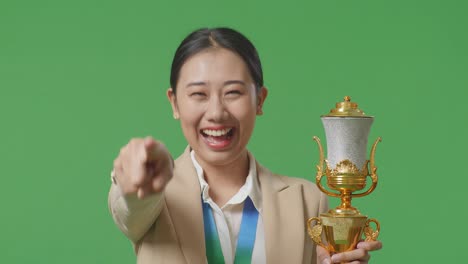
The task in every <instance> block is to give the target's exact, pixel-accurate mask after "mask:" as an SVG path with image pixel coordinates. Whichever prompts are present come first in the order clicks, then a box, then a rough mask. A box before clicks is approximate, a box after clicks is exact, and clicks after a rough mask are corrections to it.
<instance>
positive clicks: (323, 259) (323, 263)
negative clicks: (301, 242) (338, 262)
mask: <svg viewBox="0 0 468 264" xmlns="http://www.w3.org/2000/svg"><path fill="white" fill-rule="evenodd" d="M317 260H318V262H319V263H320V264H331V263H332V262H331V258H330V254H329V253H328V251H327V250H326V249H324V248H323V247H321V246H317Z"/></svg>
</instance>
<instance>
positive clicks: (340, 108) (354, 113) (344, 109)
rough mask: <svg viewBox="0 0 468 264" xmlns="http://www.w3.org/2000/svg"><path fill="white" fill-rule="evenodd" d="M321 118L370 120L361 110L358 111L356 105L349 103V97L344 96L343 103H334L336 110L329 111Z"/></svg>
mask: <svg viewBox="0 0 468 264" xmlns="http://www.w3.org/2000/svg"><path fill="white" fill-rule="evenodd" d="M322 117H364V118H372V116H368V115H366V114H365V113H364V112H363V111H362V110H361V109H359V108H358V104H357V103H354V102H351V97H350V96H345V97H344V101H343V102H339V103H336V108H334V109H331V110H330V113H329V114H328V115H323V116H322Z"/></svg>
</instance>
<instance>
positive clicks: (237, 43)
mask: <svg viewBox="0 0 468 264" xmlns="http://www.w3.org/2000/svg"><path fill="white" fill-rule="evenodd" d="M214 47H221V48H225V49H228V50H230V51H232V52H234V53H236V54H237V55H239V56H240V57H241V58H242V59H243V60H244V62H245V64H247V67H248V69H249V71H250V75H251V76H252V79H253V81H254V83H255V87H256V90H257V92H258V91H259V90H260V88H261V87H262V86H263V72H262V65H261V63H260V58H259V56H258V53H257V50H256V49H255V47H254V45H253V44H252V42H250V40H248V39H247V38H246V37H245V36H244V35H242V34H241V33H240V32H238V31H236V30H234V29H231V28H211V29H210V28H202V29H198V30H195V31H193V32H192V33H190V34H189V35H188V36H187V37H186V38H185V39H184V40H183V41H182V43H181V44H180V45H179V47H178V48H177V50H176V52H175V55H174V60H173V61H172V67H171V80H170V82H171V87H172V89H173V91H174V93H176V86H177V81H178V80H179V74H180V69H181V68H182V65H184V63H185V61H186V60H187V59H189V58H190V57H191V56H193V55H195V54H197V53H199V52H200V51H203V50H206V49H208V48H214Z"/></svg>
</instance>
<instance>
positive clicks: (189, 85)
mask: <svg viewBox="0 0 468 264" xmlns="http://www.w3.org/2000/svg"><path fill="white" fill-rule="evenodd" d="M201 85H206V83H205V82H191V83H188V84H187V85H186V86H185V87H187V88H189V87H191V86H201Z"/></svg>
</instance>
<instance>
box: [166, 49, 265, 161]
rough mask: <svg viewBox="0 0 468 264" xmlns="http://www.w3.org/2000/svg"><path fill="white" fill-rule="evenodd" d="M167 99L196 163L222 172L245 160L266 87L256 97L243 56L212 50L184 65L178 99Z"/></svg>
mask: <svg viewBox="0 0 468 264" xmlns="http://www.w3.org/2000/svg"><path fill="white" fill-rule="evenodd" d="M167 95H168V97H169V100H170V102H171V105H172V109H173V113H174V116H175V117H178V118H180V123H181V126H182V130H183V133H184V135H185V138H186V139H187V140H188V143H189V145H190V146H191V147H192V149H193V150H194V151H195V154H196V156H197V160H199V162H201V163H205V164H206V163H208V164H210V165H215V166H220V165H221V166H222V165H228V164H231V163H233V162H235V161H238V160H239V159H241V158H242V157H244V155H243V154H246V145H247V143H248V141H249V139H250V136H251V135H252V131H253V128H254V125H255V118H256V115H257V114H261V113H262V105H263V102H264V100H265V98H266V96H267V90H266V88H264V87H262V88H261V90H260V92H259V93H258V94H257V93H256V91H255V85H254V82H253V80H252V77H251V76H250V73H249V70H248V68H247V65H246V64H245V62H244V61H243V60H242V58H241V57H240V56H238V55H237V54H235V53H233V52H231V51H229V50H227V49H223V48H211V49H208V50H205V51H202V52H200V53H197V54H195V55H193V56H192V57H190V58H189V59H188V60H187V61H186V62H185V63H184V65H183V66H182V68H181V70H180V74H179V80H178V82H177V94H176V95H175V94H174V93H173V92H172V89H169V90H168V92H167Z"/></svg>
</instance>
